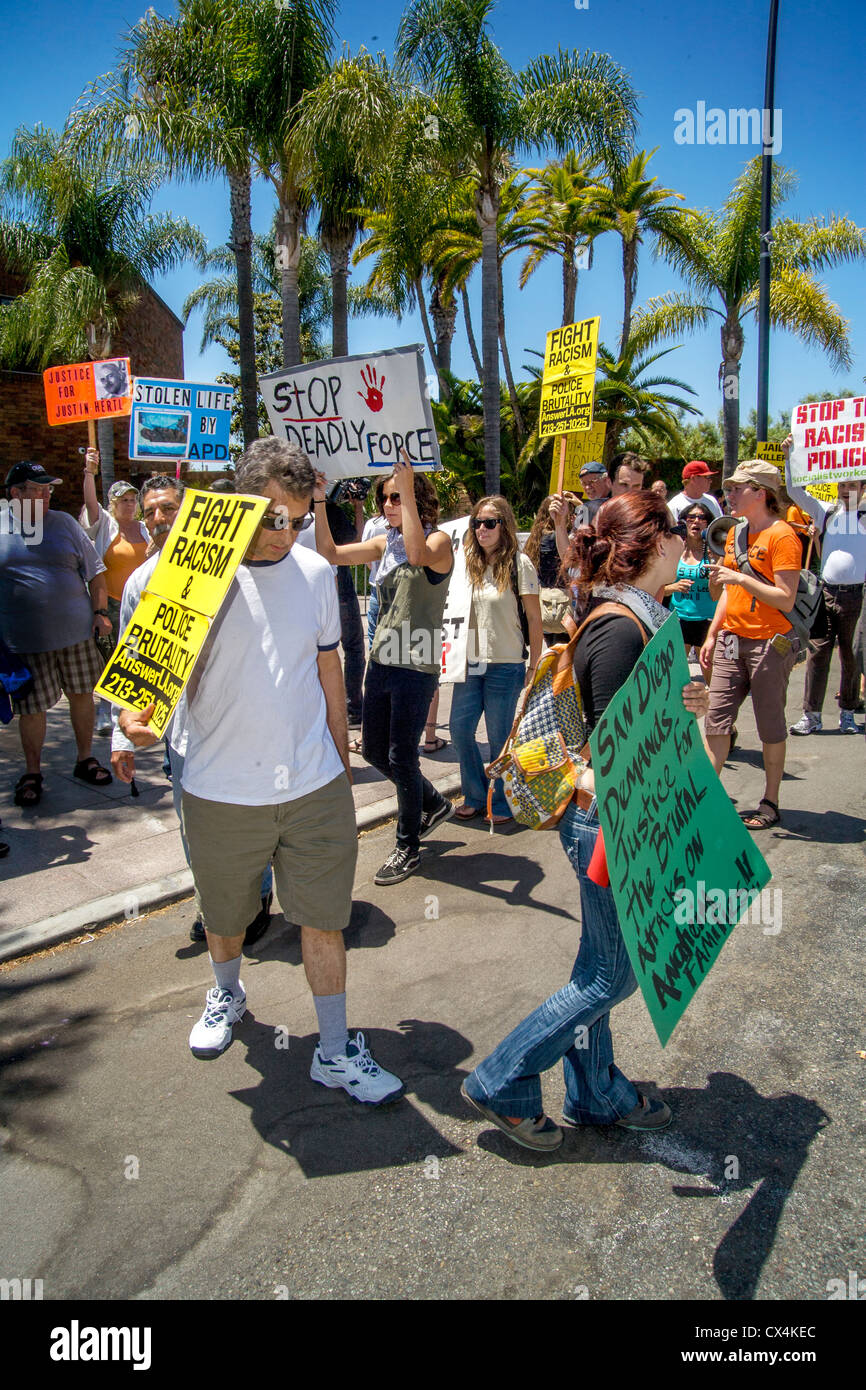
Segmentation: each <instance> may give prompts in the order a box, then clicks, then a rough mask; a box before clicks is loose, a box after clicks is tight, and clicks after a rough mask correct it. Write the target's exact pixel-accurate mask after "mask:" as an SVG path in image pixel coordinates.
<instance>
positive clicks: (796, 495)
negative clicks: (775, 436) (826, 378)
mask: <svg viewBox="0 0 866 1390" xmlns="http://www.w3.org/2000/svg"><path fill="white" fill-rule="evenodd" d="M792 443H793V440H792V437H791V436H790V435H789V436H788V438H787V439H786V440H785V442H784V444H783V446H782V447H783V449H784V450H785V479H786V482H787V485H788V492H789V494H790V496H791V500H792V501H793V502H794V504H795V506H799V507H800V508H801V509H802V510H803V511H804V512H806V514H807V516H808V517H809V518H810V519H811V521H812V523H813V525H814V527H815V530H816V533H817V538H818V541H819V543H820V546H821V599H822V601H821V604H820V606H819V608H818V611H817V613H816V614H815V621H814V623H813V625H812V631H811V633H810V635H809V656H808V659H807V661H806V688H805V692H804V695H803V717H802V719H799V720H798V721H797V723H796V724H792V725H791V733H792V734H800V735H804V734H816V733H820V732H821V729H822V727H823V726H822V722H821V711H822V709H823V707H824V696H825V695H826V693H827V677H828V675H829V673H830V658H831V656H832V655H833V648H834V646H835V645H836V643H837V642H838V644H839V660H840V662H841V663H842V682H841V685H840V687H839V694H838V696H837V699H838V702H839V732H840V734H859V733H861V732H862V730H861V729H860V727H859V726H858V724H857V722H856V720H855V717H854V715H855V711H856V707H857V704H858V701H859V698H860V673H859V671H858V669H857V662H856V660H855V657H854V632H855V630H856V627H857V622H858V620H859V617H860V612H861V609H862V606H863V582H864V580H866V515H864V513H863V511H862V510H861V503H862V501H863V490H864V486H866V484H864V483H863V482H841V483H839V484H837V494H838V495H837V500H836V502H820V501H819V500H818V499H817V498H816V497H813V496H812V494H811V493H809V492H807V491H806V489H805V488H802V487H795V486H794V485H793V484H792V482H791V454H790V450H791V444H792Z"/></svg>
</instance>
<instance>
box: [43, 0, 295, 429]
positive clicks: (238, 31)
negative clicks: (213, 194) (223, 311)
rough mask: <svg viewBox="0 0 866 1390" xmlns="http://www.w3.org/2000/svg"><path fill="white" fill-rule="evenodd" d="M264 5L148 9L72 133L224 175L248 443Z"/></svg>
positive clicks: (190, 172) (252, 1)
mask: <svg viewBox="0 0 866 1390" xmlns="http://www.w3.org/2000/svg"><path fill="white" fill-rule="evenodd" d="M256 3H259V0H240V3H234V2H233V0H180V4H179V8H178V16H177V19H175V20H166V19H162V18H160V17H159V16H158V15H156V14H155V12H154V11H153V10H152V9H151V10H148V12H147V13H146V15H145V16H144V18H143V19H141V20H139V22H138V24H136V25H135V26H134V27H133V28H132V29H131V30H130V31H129V33H128V34H127V36H126V42H127V47H126V49H125V50H124V52H123V54H122V55H121V60H120V65H119V68H118V70H117V72H116V73H114V74H109V75H108V76H107V77H104V78H100V79H97V81H96V82H94V83H93V84H92V85H91V86H90V88H88V90H87V91H86V93H85V95H84V97H83V98H82V101H81V102H80V103H79V106H78V108H77V109H76V110H75V111H74V112H73V114H72V116H71V118H70V121H69V123H68V127H67V129H68V133H69V137H70V139H71V140H73V141H74V142H75V143H76V145H77V147H78V148H79V149H80V150H81V151H82V153H83V154H84V155H85V156H88V157H97V156H98V152H99V150H100V149H109V150H110V151H111V153H112V156H113V157H115V158H118V159H119V158H120V157H121V152H123V151H126V152H127V154H129V155H130V157H133V158H136V157H138V158H140V157H144V156H151V157H158V158H160V159H161V160H162V161H163V162H165V163H166V165H167V166H168V169H169V172H170V173H171V174H173V175H177V176H179V177H190V178H212V177H213V176H214V175H215V174H219V173H222V174H223V175H224V176H225V178H226V180H227V182H228V186H229V205H230V211H231V235H230V240H229V244H230V246H231V248H232V252H233V254H234V257H235V261H236V267H237V283H238V323H239V335H240V378H241V406H242V412H243V420H244V442H245V444H249V443H251V442H252V440H254V439H255V438H256V437H257V435H258V422H257V407H256V370H255V335H254V327H253V290H252V264H251V257H252V227H251V222H250V199H251V185H252V157H251V147H252V146H253V145H254V144H255V143H256V141H257V140H258V142H259V144H260V145H261V144H264V143H265V138H266V134H267V132H263V131H262V130H261V127H260V125H259V122H260V119H261V118H260V115H259V108H258V105H257V101H258V96H259V91H260V88H261V86H262V83H263V82H266V69H267V64H266V63H265V62H264V61H263V55H262V54H261V53H260V52H259V51H258V50H257V48H256V44H255V35H254V33H253V11H254V8H255V5H256ZM268 3H271V0H268ZM273 3H276V0H273Z"/></svg>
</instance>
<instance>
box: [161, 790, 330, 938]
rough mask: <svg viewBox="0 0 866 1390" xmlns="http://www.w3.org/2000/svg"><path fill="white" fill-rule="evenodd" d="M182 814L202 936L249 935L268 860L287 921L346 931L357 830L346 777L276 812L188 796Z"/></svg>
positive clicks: (276, 808) (284, 804) (184, 796)
mask: <svg viewBox="0 0 866 1390" xmlns="http://www.w3.org/2000/svg"><path fill="white" fill-rule="evenodd" d="M181 807H182V812H183V828H184V833H185V834H186V840H187V844H188V846H189V859H190V865H191V867H192V872H193V877H194V879H195V885H196V889H197V890H198V895H199V898H200V900H201V913H202V921H203V923H204V925H205V928H206V930H207V931H209V932H213V933H214V935H215V936H240V935H241V934H242V933H243V932H244V931H245V930H246V928H247V927H248V926H249V924H250V922H252V920H253V918H254V917H255V916H256V913H258V912H259V911H261V885H262V871H263V870H264V868H265V865H266V864H268V863H269V862H270V860H271V859H273V863H274V881H275V885H276V890H277V897H278V898H279V900H280V907H281V908H282V910H283V916H284V917H285V919H286V921H287V922H295V923H296V924H297V925H298V926H302V927H317V928H318V930H319V931H343V930H344V928H345V927H347V926H348V925H349V915H350V913H351V911H352V884H353V882H354V878H355V861H356V859H357V857H358V827H357V825H356V823H355V803H354V801H353V799H352V789H351V787H350V786H349V782H348V779H347V777H346V775H345V773H340V776H339V777H335V778H334V781H333V782H328V783H327V785H326V786H324V787H319V788H318V789H317V790H316V791H314V792H308V793H307V795H306V796H299V797H298V798H297V800H295V801H282V802H280V803H279V805H276V806H236V805H232V804H231V803H229V802H224V801H203V800H202V799H201V797H198V796H192V795H191V794H190V793H189V792H187V791H185V792H183V794H182V799H181Z"/></svg>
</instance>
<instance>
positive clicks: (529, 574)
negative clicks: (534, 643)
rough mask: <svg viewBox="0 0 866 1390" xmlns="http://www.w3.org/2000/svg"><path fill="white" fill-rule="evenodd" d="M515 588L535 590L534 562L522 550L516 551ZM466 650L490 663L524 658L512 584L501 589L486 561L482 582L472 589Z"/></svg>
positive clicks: (535, 592) (536, 582)
mask: <svg viewBox="0 0 866 1390" xmlns="http://www.w3.org/2000/svg"><path fill="white" fill-rule="evenodd" d="M517 588H518V591H519V592H520V593H521V594H537V593H538V575H537V574H536V572H535V566H534V565H533V563H532V561H531V560H530V559H529V557H528V556H526V555H524V554H523V552H522V551H518V554H517ZM469 631H470V634H471V636H470V639H469V643H470V645H469V654H470V657H473V656H475V657H476V658H477V659H478V660H480V661H487V662H488V663H490V664H491V665H494V664H499V663H500V662H515V661H523V660H524V656H523V632H522V630H521V626H520V614H519V613H518V611H517V599H516V598H515V596H514V589H513V588H512V587H511V584H510V582H509V584H508V585H507V587H506V588H505V590H504V591H503V592H502V593H500V592H499V590H498V589H497V587H496V585H495V583H494V582H493V570H492V569H491V568H490V566H489V565H488V567H487V569H486V570H485V571H484V579H483V581H482V583H481V584H479V585H477V587H475V588H473V589H472V615H471V617H470V620H469Z"/></svg>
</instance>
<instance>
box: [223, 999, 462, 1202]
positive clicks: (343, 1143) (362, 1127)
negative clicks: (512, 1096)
mask: <svg viewBox="0 0 866 1390" xmlns="http://www.w3.org/2000/svg"><path fill="white" fill-rule="evenodd" d="M361 1023H363V1020H361ZM357 1026H358V1021H357V1020H350V1023H349V1031H350V1032H354V1031H355V1029H356V1028H357ZM362 1031H363V1033H364V1036H365V1038H366V1041H367V1046H368V1047H369V1048H370V1051H371V1052H372V1054H373V1056H374V1057H375V1059H376V1061H377V1062H379V1063H380V1064H381V1065H382V1066H383V1067H385V1068H386V1069H387V1070H388V1071H392V1072H394V1073H395V1074H396V1075H397V1076H399V1077H400V1079H401V1080H402V1081H403V1083H404V1088H405V1091H404V1095H405V1096H410V1095H414V1096H416V1097H417V1098H418V1100H420V1101H421V1102H422V1103H423V1104H425V1105H429V1106H431V1107H432V1108H433V1109H434V1110H436V1111H437V1112H438V1113H439V1114H441V1115H451V1116H453V1117H455V1118H459V1119H462V1120H465V1119H467V1118H468V1117H467V1114H466V1112H465V1110H464V1109H463V1104H462V1102H461V1100H460V1094H459V1092H460V1084H461V1082H462V1080H463V1078H464V1076H465V1075H466V1072H465V1071H463V1070H462V1069H461V1068H460V1067H459V1063H460V1062H462V1061H464V1060H465V1059H466V1058H467V1057H468V1056H469V1055H470V1054H471V1052H472V1044H471V1043H470V1042H469V1040H468V1039H467V1038H464V1037H463V1035H462V1034H461V1033H458V1032H457V1031H456V1030H455V1029H453V1028H448V1027H447V1026H445V1025H444V1024H441V1023H428V1022H424V1021H422V1020H420V1019H405V1020H404V1021H403V1022H401V1024H400V1031H399V1032H396V1031H394V1030H390V1029H384V1028H371V1029H369V1030H368V1029H364V1028H363V1027H362ZM317 1040H318V1035H317V1034H308V1035H307V1036H306V1037H303V1038H295V1037H288V1038H286V1039H285V1041H286V1043H287V1044H288V1046H287V1047H286V1046H283V1047H280V1046H277V1042H278V1041H281V1040H278V1039H277V1037H276V1026H275V1025H271V1024H266V1023H264V1022H263V1021H261V1020H259V1019H254V1018H253V1017H252V1015H251V1014H250V1013H249V1011H248V1012H247V1014H246V1016H245V1018H244V1020H243V1022H242V1023H240V1024H238V1026H237V1028H236V1029H235V1041H234V1043H233V1044H232V1045H233V1046H237V1045H238V1044H241V1045H242V1046H245V1047H246V1049H247V1056H246V1060H247V1062H248V1063H249V1065H250V1066H251V1067H253V1068H254V1069H255V1070H256V1071H258V1072H260V1073H261V1077H262V1079H261V1082H260V1083H259V1084H258V1085H257V1086H255V1087H250V1088H249V1089H247V1090H242V1091H232V1092H231V1093H230V1094H231V1095H232V1096H233V1097H234V1098H235V1100H238V1101H240V1102H241V1104H242V1105H247V1106H249V1108H250V1118H251V1120H252V1122H253V1124H254V1125H255V1127H256V1129H257V1130H258V1132H259V1134H260V1135H261V1136H262V1138H263V1139H264V1140H265V1142H266V1143H268V1144H272V1145H273V1146H274V1148H276V1149H279V1150H280V1152H281V1153H287V1154H290V1155H291V1156H292V1158H294V1159H295V1160H296V1161H297V1162H298V1164H299V1165H300V1167H301V1169H302V1170H303V1172H304V1174H305V1176H306V1177H308V1178H319V1177H329V1176H333V1175H335V1174H338V1173H356V1172H363V1171H365V1170H368V1169H371V1168H391V1167H401V1166H403V1165H405V1164H410V1163H417V1162H418V1161H419V1160H421V1159H424V1158H426V1157H428V1156H431V1155H432V1156H435V1157H437V1158H446V1157H449V1156H451V1155H455V1154H459V1153H462V1150H461V1149H459V1148H457V1147H456V1146H455V1145H454V1144H452V1143H451V1142H450V1140H448V1139H445V1138H444V1137H443V1135H441V1134H440V1133H439V1131H438V1130H437V1129H436V1128H435V1127H434V1126H433V1125H431V1124H430V1122H429V1121H428V1120H427V1119H426V1118H425V1116H424V1115H423V1114H422V1113H421V1111H420V1110H418V1109H417V1108H416V1107H415V1106H414V1105H410V1104H408V1103H407V1100H406V1099H405V1098H403V1099H399V1100H397V1101H394V1102H393V1103H392V1104H389V1105H379V1106H375V1105H369V1106H368V1105H362V1104H359V1103H358V1102H357V1101H355V1100H353V1099H352V1098H351V1096H349V1095H347V1094H346V1092H345V1091H343V1090H342V1089H338V1090H333V1091H331V1090H328V1089H327V1088H326V1087H323V1086H321V1085H318V1084H317V1083H316V1082H314V1081H311V1080H310V1063H311V1061H312V1057H313V1049H314V1048H315V1045H316V1042H317ZM398 1107H399V1111H400V1115H399V1122H398V1123H396V1124H395V1122H394V1119H395V1111H396V1110H397V1109H398Z"/></svg>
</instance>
